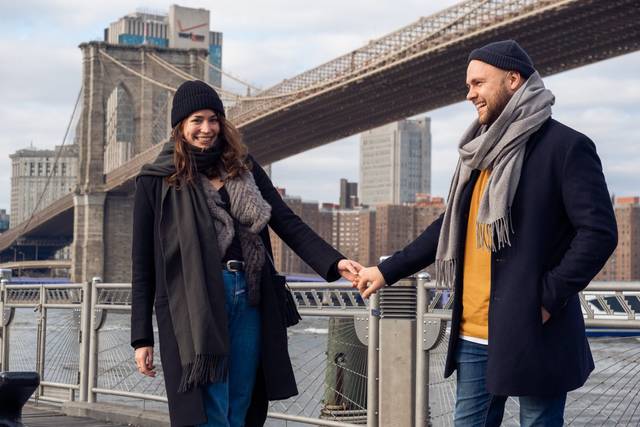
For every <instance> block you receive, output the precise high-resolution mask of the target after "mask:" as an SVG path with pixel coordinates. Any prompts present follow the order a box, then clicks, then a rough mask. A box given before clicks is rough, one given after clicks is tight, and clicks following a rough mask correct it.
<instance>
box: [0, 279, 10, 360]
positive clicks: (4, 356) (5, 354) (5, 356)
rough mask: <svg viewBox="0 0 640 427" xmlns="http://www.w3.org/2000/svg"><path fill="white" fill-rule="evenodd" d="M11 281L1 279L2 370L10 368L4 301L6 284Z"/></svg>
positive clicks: (0, 347) (0, 326)
mask: <svg viewBox="0 0 640 427" xmlns="http://www.w3.org/2000/svg"><path fill="white" fill-rule="evenodd" d="M8 283H9V281H8V280H6V279H2V280H0V331H1V332H2V335H1V338H2V340H0V371H7V370H8V365H9V364H8V363H7V359H9V354H8V351H7V348H8V346H9V336H8V334H9V329H8V328H7V327H6V326H5V321H4V303H5V298H6V295H5V286H6V285H7V284H8Z"/></svg>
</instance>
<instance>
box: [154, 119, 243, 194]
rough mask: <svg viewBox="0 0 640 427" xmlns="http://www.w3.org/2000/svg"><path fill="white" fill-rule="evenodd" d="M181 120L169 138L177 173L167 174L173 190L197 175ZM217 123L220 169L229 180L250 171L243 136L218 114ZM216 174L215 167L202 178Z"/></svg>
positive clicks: (217, 173) (189, 181) (212, 176)
mask: <svg viewBox="0 0 640 427" xmlns="http://www.w3.org/2000/svg"><path fill="white" fill-rule="evenodd" d="M184 120H187V119H184ZM184 120H183V121H181V122H180V123H178V124H177V125H176V126H175V127H174V128H173V130H172V131H171V139H172V140H173V141H174V143H175V151H174V154H173V163H174V164H175V166H176V172H175V173H174V174H173V175H170V176H169V177H168V178H167V181H168V183H169V185H175V186H176V187H181V186H182V185H185V184H191V183H193V182H194V180H195V178H196V176H197V174H198V171H197V169H196V167H195V163H194V162H193V160H192V158H191V152H190V151H189V148H188V144H189V143H188V142H187V141H186V139H185V137H184V134H183V132H182V126H183V124H184ZM218 122H219V123H220V133H219V134H218V140H217V141H216V144H222V155H221V156H220V160H221V161H222V167H223V168H224V170H225V171H226V173H227V176H226V179H232V178H235V177H236V176H238V175H239V174H240V173H242V172H243V171H249V170H250V169H251V163H250V162H249V160H248V158H247V154H248V153H249V150H248V149H247V146H246V145H245V144H244V143H243V142H242V135H241V134H240V131H239V130H238V129H237V128H236V127H235V126H234V125H233V123H231V122H230V121H229V120H227V119H226V117H224V116H223V115H220V114H219V115H218ZM219 173H220V171H219V170H218V169H217V168H215V167H214V168H211V169H210V170H208V171H206V172H205V175H207V177H209V178H214V177H216V176H218V175H219Z"/></svg>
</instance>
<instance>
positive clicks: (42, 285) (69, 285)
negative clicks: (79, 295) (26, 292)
mask: <svg viewBox="0 0 640 427" xmlns="http://www.w3.org/2000/svg"><path fill="white" fill-rule="evenodd" d="M83 286H84V285H83V284H81V283H60V284H55V283H46V284H45V283H40V284H38V283H29V284H24V285H4V288H5V289H33V290H38V289H41V288H43V289H82V287H83Z"/></svg>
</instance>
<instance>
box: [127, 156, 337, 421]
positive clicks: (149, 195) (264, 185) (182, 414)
mask: <svg viewBox="0 0 640 427" xmlns="http://www.w3.org/2000/svg"><path fill="white" fill-rule="evenodd" d="M252 162H253V168H252V173H253V176H254V178H255V181H256V184H257V186H258V188H259V189H260V192H261V194H262V197H263V198H264V199H265V200H266V201H267V203H269V205H271V220H270V221H269V226H270V227H271V228H272V229H273V231H275V232H276V234H277V235H278V236H279V237H280V238H281V239H282V240H283V241H284V242H285V243H286V244H287V245H288V246H289V247H290V248H291V249H293V250H294V251H295V252H296V254H298V255H299V256H300V257H301V258H302V259H303V260H304V261H305V262H306V263H307V264H309V265H310V266H311V267H312V268H313V269H314V270H315V271H316V272H317V273H318V274H320V275H321V276H322V277H323V278H325V279H326V280H327V281H333V280H336V279H337V278H339V275H338V273H337V270H336V265H337V262H338V261H339V260H340V259H342V258H344V257H343V256H342V255H341V254H340V253H339V252H337V251H336V250H335V249H333V248H332V247H331V246H330V245H329V244H327V243H326V242H325V241H324V240H322V239H321V238H320V237H319V236H318V235H317V234H316V233H315V232H314V231H313V230H311V228H309V227H308V226H307V225H306V224H305V223H304V222H302V220H301V219H300V218H299V217H298V216H297V215H296V214H294V213H293V212H292V211H291V209H289V207H288V206H287V205H286V204H285V203H284V201H283V200H282V198H281V197H280V195H279V194H278V192H277V191H276V189H275V188H274V187H273V184H272V183H271V180H270V179H269V177H268V176H267V175H266V173H265V172H264V170H263V169H262V168H261V167H260V166H259V165H258V164H257V163H256V162H255V160H253V159H252ZM162 179H163V178H160V177H152V176H142V177H140V178H139V179H138V181H137V186H136V194H135V206H134V221H133V223H134V224H133V249H132V262H133V265H132V272H133V273H132V301H131V304H132V307H131V345H132V346H134V347H140V346H141V345H153V342H154V338H153V328H152V319H151V316H152V312H153V308H154V305H155V311H156V318H157V321H158V335H159V340H160V357H161V360H162V368H163V373H164V380H165V386H166V390H167V398H168V401H169V413H170V417H171V425H172V426H187V425H194V424H199V423H204V422H206V415H205V411H204V406H203V400H202V394H201V393H202V391H201V389H200V388H195V389H192V390H191V391H189V392H187V393H178V392H177V390H178V384H179V381H180V377H181V372H182V368H181V365H180V357H179V353H178V346H177V343H176V339H175V335H174V331H173V326H172V324H171V314H170V311H169V306H168V301H167V294H166V290H165V285H164V283H162V280H161V275H156V272H158V271H162V270H163V268H164V267H163V265H162V257H161V256H160V255H159V234H158V230H159V217H160V215H157V213H159V212H160V208H161V206H160V204H161V194H162V192H161V190H162ZM260 236H261V238H262V241H263V243H264V245H265V247H266V248H267V251H268V252H269V254H271V243H270V239H269V232H268V230H267V227H265V228H264V229H263V230H262V232H261V233H260ZM271 278H272V268H271V267H270V264H265V267H264V268H263V270H262V282H261V302H260V312H261V322H262V339H261V345H262V347H261V351H260V355H261V363H260V367H259V373H258V377H257V380H256V386H255V388H254V394H253V402H252V404H251V407H250V408H249V412H248V414H247V419H246V426H247V427H253V426H261V425H263V424H264V420H265V418H266V412H267V403H268V400H278V399H286V398H288V397H291V396H293V395H295V394H297V388H296V382H295V378H294V376H293V369H292V367H291V361H290V359H289V353H288V349H287V331H286V328H285V326H284V323H283V318H282V314H281V311H280V309H279V305H278V300H277V299H276V294H275V289H274V285H273V283H272V280H271ZM239 357H241V355H240V356H239Z"/></svg>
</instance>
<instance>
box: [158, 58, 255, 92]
mask: <svg viewBox="0 0 640 427" xmlns="http://www.w3.org/2000/svg"><path fill="white" fill-rule="evenodd" d="M147 56H148V57H149V58H151V59H152V60H154V61H155V62H156V63H157V64H158V65H160V66H161V67H163V68H164V69H166V70H168V71H170V72H172V73H173V74H175V75H176V76H178V77H180V78H182V79H183V80H198V78H197V77H196V76H193V75H191V74H189V73H187V72H186V71H184V70H181V69H180V68H178V67H176V66H175V65H173V64H171V63H170V62H168V61H165V60H164V59H162V58H160V57H159V56H158V55H155V54H153V53H147ZM207 84H208V85H209V86H211V87H212V88H214V89H215V90H217V91H218V92H220V94H221V95H224V96H227V97H228V98H229V99H232V100H238V99H240V98H242V96H241V95H238V94H236V93H233V92H231V91H228V90H226V89H223V88H221V87H218V86H215V85H212V84H211V83H207Z"/></svg>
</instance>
